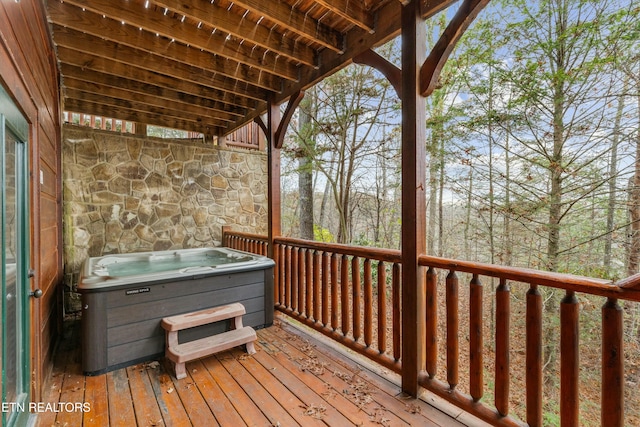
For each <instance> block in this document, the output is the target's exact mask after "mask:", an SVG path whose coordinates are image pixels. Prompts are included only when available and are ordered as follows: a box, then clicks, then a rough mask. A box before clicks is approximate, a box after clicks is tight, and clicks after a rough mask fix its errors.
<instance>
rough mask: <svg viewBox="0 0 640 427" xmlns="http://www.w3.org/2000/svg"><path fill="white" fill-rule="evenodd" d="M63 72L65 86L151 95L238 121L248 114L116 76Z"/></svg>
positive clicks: (67, 68)
mask: <svg viewBox="0 0 640 427" xmlns="http://www.w3.org/2000/svg"><path fill="white" fill-rule="evenodd" d="M61 71H62V75H63V76H64V82H63V84H64V85H67V78H70V79H71V80H76V81H85V82H88V83H95V84H96V85H99V86H104V87H108V88H120V89H123V90H126V91H129V92H131V94H132V96H134V97H137V96H140V95H143V96H144V95H150V96H153V97H155V98H157V99H158V100H159V101H160V102H165V103H167V102H169V103H177V104H189V105H191V106H193V108H196V109H198V108H202V109H205V110H212V111H219V112H222V113H226V114H227V115H228V116H229V117H235V118H236V120H237V119H239V118H241V117H244V115H245V114H246V113H247V109H246V108H240V107H238V106H236V105H232V104H226V103H223V102H220V101H218V100H216V99H209V98H205V97H202V96H196V95H193V94H190V93H184V92H180V91H177V90H174V89H170V88H166V87H161V86H156V85H154V84H151V83H143V82H140V81H136V80H131V79H125V78H122V77H118V76H114V75H112V74H106V73H101V72H98V71H93V70H89V69H83V68H81V67H78V66H75V65H70V64H62V65H61ZM236 102H237V101H236Z"/></svg>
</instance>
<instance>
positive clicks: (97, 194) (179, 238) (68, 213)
mask: <svg viewBox="0 0 640 427" xmlns="http://www.w3.org/2000/svg"><path fill="white" fill-rule="evenodd" d="M63 189H64V195H63V206H64V265H65V284H66V287H67V288H68V289H69V290H73V289H74V288H75V286H76V285H77V280H78V275H79V269H80V266H81V264H82V262H83V261H84V260H85V259H87V258H88V257H94V256H100V255H103V254H111V253H129V252H144V251H160V250H167V249H182V248H194V247H204V246H218V245H220V241H221V235H222V233H221V231H222V226H223V225H232V226H233V228H234V230H238V231H246V232H252V233H260V234H266V233H267V157H266V154H265V153H259V152H255V151H247V150H234V149H226V148H220V147H217V146H208V145H204V144H203V143H200V142H192V141H184V140H165V139H158V138H144V137H136V136H133V135H124V134H119V133H113V132H106V131H100V130H93V129H90V128H86V127H78V126H73V125H65V126H64V129H63ZM68 294H69V295H68V298H67V301H66V307H67V309H68V310H74V307H77V301H75V300H76V299H77V295H73V294H72V293H68Z"/></svg>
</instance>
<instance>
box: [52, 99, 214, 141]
mask: <svg viewBox="0 0 640 427" xmlns="http://www.w3.org/2000/svg"><path fill="white" fill-rule="evenodd" d="M64 109H65V110H66V111H76V112H82V113H84V114H91V115H95V116H103V117H111V118H114V119H117V120H126V121H129V122H136V123H145V124H149V125H155V126H163V127H168V128H172V129H182V130H187V131H193V132H202V133H204V134H206V135H218V134H219V133H220V130H219V128H218V127H217V126H214V125H208V124H205V123H198V122H195V121H184V120H179V119H169V118H167V117H166V116H164V115H162V114H152V113H142V112H139V111H134V110H129V109H126V108H114V107H111V106H105V105H102V104H95V103H92V102H88V101H82V100H78V99H67V100H65V103H64Z"/></svg>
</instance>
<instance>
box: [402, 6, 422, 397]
mask: <svg viewBox="0 0 640 427" xmlns="http://www.w3.org/2000/svg"><path fill="white" fill-rule="evenodd" d="M401 18H402V21H401V22H402V231H401V236H402V242H401V245H402V293H401V294H402V296H401V299H402V371H401V376H402V391H404V392H405V393H408V394H410V395H411V396H417V395H418V390H419V384H418V375H419V374H420V371H421V370H422V369H424V366H425V360H426V359H425V355H426V348H425V340H424V337H425V296H426V277H425V274H424V271H423V270H424V268H423V267H421V266H420V263H419V260H418V258H419V257H420V255H422V254H424V253H425V250H426V218H425V212H426V186H427V185H426V178H425V176H426V165H425V162H426V152H425V120H426V101H425V98H423V97H422V96H421V95H420V91H419V86H418V84H419V72H420V66H421V65H422V63H423V62H424V57H425V55H426V53H425V51H426V40H427V38H426V26H425V24H424V20H423V18H422V16H421V4H420V0H410V1H408V2H407V4H406V5H405V6H403V7H402V14H401Z"/></svg>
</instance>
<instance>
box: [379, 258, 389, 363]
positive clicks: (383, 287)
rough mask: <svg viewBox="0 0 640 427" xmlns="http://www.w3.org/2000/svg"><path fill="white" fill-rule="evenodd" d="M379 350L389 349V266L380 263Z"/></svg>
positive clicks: (383, 351) (382, 351)
mask: <svg viewBox="0 0 640 427" xmlns="http://www.w3.org/2000/svg"><path fill="white" fill-rule="evenodd" d="M378 351H379V352H380V354H382V353H385V352H386V351H387V266H386V265H385V263H384V262H382V261H380V262H379V263H378Z"/></svg>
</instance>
